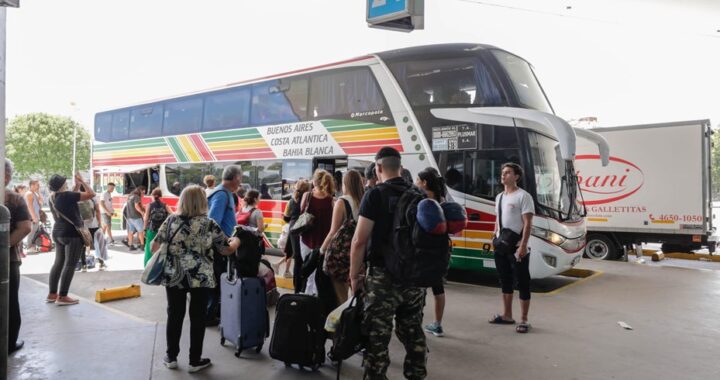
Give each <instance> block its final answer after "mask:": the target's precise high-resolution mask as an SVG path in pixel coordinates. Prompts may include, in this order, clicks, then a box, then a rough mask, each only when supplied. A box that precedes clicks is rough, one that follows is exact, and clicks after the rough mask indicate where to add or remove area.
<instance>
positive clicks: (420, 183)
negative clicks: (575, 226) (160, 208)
mask: <svg viewBox="0 0 720 380" xmlns="http://www.w3.org/2000/svg"><path fill="white" fill-rule="evenodd" d="M373 164H374V170H372V169H371V170H370V171H369V172H366V173H363V174H365V177H366V181H367V182H366V183H370V184H371V185H370V186H369V187H363V179H362V177H363V176H362V175H361V174H360V173H359V172H356V171H353V170H351V171H348V173H346V175H345V176H344V177H343V178H342V180H341V181H342V192H341V194H342V195H341V196H339V197H335V195H336V184H337V182H338V181H337V180H335V179H334V178H333V176H332V175H331V174H330V173H328V172H327V171H324V170H317V171H316V172H315V173H314V174H313V177H312V183H311V184H308V183H306V182H304V181H299V182H298V183H297V184H296V189H295V192H294V193H293V194H292V197H291V199H290V201H289V202H288V205H287V209H286V210H285V213H284V217H285V221H286V222H287V223H288V226H287V227H286V228H284V232H283V235H285V236H284V238H285V239H286V240H285V242H284V243H282V244H281V248H283V250H284V252H285V258H284V259H283V260H282V261H281V264H285V272H284V274H285V275H287V274H288V272H289V267H290V262H291V261H293V260H294V261H295V264H294V266H293V282H294V285H295V292H296V293H304V294H306V296H294V297H309V298H292V301H293V302H292V304H293V305H297V304H302V303H304V302H306V301H307V303H308V308H307V310H314V308H317V310H320V312H319V314H321V315H322V318H321V319H322V320H324V317H325V316H327V315H328V313H330V312H331V311H332V310H333V309H334V308H336V307H337V306H338V305H341V304H343V303H344V302H345V301H347V300H348V298H349V297H350V295H351V294H352V295H361V298H360V301H359V302H360V303H361V304H362V308H363V311H364V313H363V316H362V328H363V331H364V333H365V337H366V338H365V342H364V344H363V347H364V351H365V352H364V361H363V368H364V378H366V379H385V378H386V371H387V368H388V366H389V356H388V344H389V341H390V337H391V333H392V328H393V320H394V321H395V328H396V330H397V335H398V337H399V338H400V340H401V342H402V343H403V345H404V346H405V349H406V358H405V364H404V368H403V373H404V376H405V377H406V378H409V379H422V378H425V377H426V376H427V369H426V361H427V347H426V342H425V336H424V334H423V330H424V331H427V332H429V333H432V334H434V335H436V336H443V333H444V332H443V328H442V316H443V311H444V305H445V296H444V289H443V277H444V275H445V274H446V271H447V268H448V263H449V255H450V244H449V243H450V240H449V233H455V232H457V231H459V230H462V229H464V227H465V223H466V222H467V219H466V216H465V214H464V210H462V208H461V207H460V206H459V205H457V204H453V203H452V202H447V200H446V199H445V198H446V197H447V195H446V191H445V184H444V181H443V179H442V177H441V176H440V175H439V173H438V172H437V171H436V170H435V169H432V168H428V169H425V170H423V171H421V172H420V173H418V177H417V178H416V179H415V185H416V186H413V185H412V184H411V183H408V180H407V179H404V178H403V177H402V176H401V173H402V165H401V157H400V154H399V153H398V152H397V151H396V150H394V149H392V148H383V149H381V150H380V151H379V152H378V154H377V155H376V157H375V162H374V163H373ZM521 170H522V169H521V168H520V167H519V166H517V165H515V164H506V165H504V166H503V175H502V181H503V184H505V194H506V195H505V198H504V199H503V200H502V202H500V201H501V199H498V215H501V217H500V219H501V221H500V223H498V225H496V228H495V230H496V239H501V238H503V237H504V236H505V235H506V234H505V233H503V232H502V231H504V230H505V229H510V230H512V231H514V233H515V235H517V236H519V239H517V240H516V241H514V242H513V241H511V242H509V244H512V248H508V250H507V252H506V251H500V250H498V251H497V252H496V261H497V262H498V265H497V266H498V270H499V272H500V278H501V283H502V288H503V306H504V308H503V312H502V314H498V315H496V316H494V317H493V318H491V320H490V322H491V323H495V324H514V323H515V322H514V320H513V319H512V307H511V302H512V291H513V286H512V282H513V276H515V277H517V280H518V282H519V283H520V290H521V305H522V312H523V313H522V323H521V324H520V325H519V326H518V327H517V331H518V332H527V331H528V330H529V328H530V324H529V323H528V321H527V310H528V307H529V291H528V290H527V286H526V285H527V284H528V283H529V274H528V272H527V266H528V262H529V258H528V255H527V240H528V233H527V232H528V231H529V225H530V224H529V223H530V222H531V218H532V213H533V206H532V199H531V198H530V197H529V196H527V195H526V194H527V193H526V192H524V190H522V189H520V188H519V187H517V182H518V181H519V179H520V178H521V176H522V174H521ZM241 177H242V172H241V169H240V168H239V167H234V166H230V167H228V168H226V170H225V173H223V181H222V184H220V185H218V186H217V187H215V188H214V189H212V190H209V191H208V193H207V194H206V195H207V197H208V198H207V199H208V202H209V210H210V211H209V214H208V215H209V219H210V220H213V221H214V222H215V223H216V224H217V225H218V226H219V228H220V230H222V232H223V234H224V235H225V236H226V237H227V236H233V235H237V232H236V231H234V230H233V229H234V227H235V225H236V224H238V222H239V224H243V225H246V226H250V227H251V228H254V229H255V230H256V231H257V230H260V231H261V229H262V228H263V227H264V226H263V221H262V214H261V213H260V212H259V211H258V210H257V208H256V205H257V199H258V195H259V194H258V192H256V191H254V190H251V191H249V192H247V193H245V194H244V197H242V198H238V200H240V201H242V202H243V203H244V206H243V207H241V208H236V206H235V202H236V200H235V198H234V197H233V194H234V193H235V192H236V191H237V190H238V189H239V187H240V181H241ZM371 181H376V182H377V183H376V184H375V185H373V184H372V182H371ZM197 189H199V188H197ZM186 191H190V190H188V189H186V190H184V191H183V194H184V193H185V192H186ZM408 194H409V195H408ZM182 198H183V196H182V195H181V202H182ZM499 198H500V197H499ZM197 201H198V202H203V201H204V199H200V198H197ZM453 205H455V206H453ZM446 206H447V207H446ZM410 207H415V208H416V209H417V210H418V211H417V215H416V216H413V218H414V219H412V220H410V222H409V225H408V226H406V227H408V228H409V229H410V230H412V229H413V228H415V229H417V228H422V229H424V230H425V231H424V232H422V233H419V232H417V231H413V233H407V234H406V236H398V234H400V235H402V232H400V233H398V232H397V231H398V228H397V225H398V223H408V221H404V222H402V221H401V222H398V220H399V219H402V218H398V217H397V215H396V214H397V213H399V212H400V211H405V210H407V209H409V208H410ZM500 208H502V210H504V212H501V211H500ZM458 209H460V211H458ZM438 210H439V211H438ZM433 212H434V214H433ZM453 212H455V214H454V216H453V215H450V214H452V213H453ZM443 213H444V214H443ZM458 213H460V214H462V215H461V216H460V217H458ZM307 215H310V216H311V218H309V217H307ZM437 215H443V217H447V219H448V220H447V221H441V219H443V217H440V218H437V217H436V216H437ZM441 222H442V223H441ZM443 223H446V226H445V227H443V226H441V225H442V224H443ZM452 223H455V227H454V229H452V231H450V230H449V228H448V227H449V226H451V224H452ZM458 223H460V224H458ZM418 226H419V227H418ZM458 226H462V227H458ZM181 228H182V227H181ZM162 229H163V228H162V227H161V230H162ZM400 230H402V228H401V229H400ZM291 231H294V232H296V233H289V232H291ZM158 235H159V234H158ZM418 235H420V236H422V237H421V238H418V237H417V236H418ZM208 239H209V240H208ZM208 239H206V240H207V244H208V247H209V246H210V240H214V239H215V237H213V238H212V239H210V238H208ZM282 239H283V237H281V240H282ZM403 239H405V241H406V242H407V244H406V245H407V246H408V247H409V248H408V249H411V250H414V251H413V252H409V253H408V252H403V251H407V250H408V249H398V245H397V241H403ZM418 239H420V240H418ZM158 241H159V242H162V241H166V240H162V238H161V240H158V239H157V238H156V242H158ZM226 243H227V245H228V248H225V247H224V246H223V247H221V249H230V250H232V245H234V244H240V246H242V245H244V244H246V240H245V239H240V240H231V241H227V240H226ZM497 243H498V244H499V245H500V244H501V242H500V241H498V242H497ZM505 243H508V242H505ZM251 244H257V243H255V242H253V243H251ZM154 246H156V244H154ZM154 248H157V247H154ZM343 249H345V252H342V250H343ZM510 251H512V252H511V253H508V252H510ZM217 252H220V253H221V254H222V253H226V251H222V250H219V251H217ZM238 252H239V251H238ZM403 255H405V256H404V257H403ZM413 255H414V256H413ZM512 256H514V258H512ZM229 257H234V255H232V254H231V255H230V256H229ZM412 257H422V259H418V260H419V261H418V262H412V260H413V259H412ZM234 261H236V262H237V263H236V265H237V270H238V273H239V272H244V273H243V274H241V275H240V276H241V277H243V276H252V275H253V274H255V275H257V271H256V270H255V268H252V269H250V270H248V268H247V265H250V266H254V267H257V264H258V261H259V259H256V260H249V261H248V260H247V259H245V261H241V260H240V259H239V258H236V259H235V260H234ZM213 263H214V268H215V270H214V273H213V276H210V274H209V273H208V274H205V276H204V277H203V278H207V279H208V280H209V279H210V278H211V277H212V279H213V280H215V281H212V282H211V281H207V282H205V283H204V286H207V287H208V288H214V289H213V290H211V302H210V303H209V305H210V306H209V308H208V310H207V314H206V316H205V317H206V322H207V320H209V321H212V323H209V324H211V325H212V324H215V323H217V322H219V323H220V325H221V326H222V327H223V329H226V328H229V326H230V325H231V324H232V323H231V322H229V321H225V320H223V319H224V318H225V317H226V316H227V315H232V314H233V312H231V311H227V312H221V311H220V310H221V309H230V308H232V309H235V308H238V306H236V305H232V304H222V303H221V302H220V300H221V299H224V298H223V297H224V296H222V294H223V293H224V292H225V291H226V289H229V288H227V287H229V286H230V285H225V286H226V287H223V290H222V291H220V289H219V288H220V287H221V286H219V284H221V281H222V280H221V276H220V274H222V273H223V272H225V271H226V268H231V266H232V265H227V264H225V261H224V257H223V256H221V255H218V254H215V255H214V257H213ZM243 265H245V266H246V267H245V268H241V266H243ZM278 269H280V265H278V266H276V270H278ZM408 269H410V270H408ZM188 275H189V276H190V278H192V275H190V274H189V273H188ZM227 276H229V275H226V277H224V281H227ZM213 284H214V286H212V285H213ZM427 287H430V288H432V290H433V295H434V298H435V318H434V322H433V323H431V324H430V325H427V326H425V327H424V328H423V326H422V320H423V309H424V306H425V296H426V291H425V289H426V288H427ZM168 294H170V293H168ZM286 297H290V296H289V295H286V296H283V297H282V298H281V299H280V303H279V304H278V308H277V310H276V323H275V328H274V331H273V339H272V341H271V346H270V355H271V356H272V357H274V358H276V359H279V360H281V361H284V362H285V363H286V364H287V365H290V364H299V365H301V366H302V365H304V366H309V367H313V368H314V367H316V366H317V365H319V364H320V363H322V362H323V361H324V360H325V355H324V343H322V344H318V343H316V341H317V340H318V339H319V340H320V341H322V342H324V340H325V332H324V331H321V330H322V328H311V329H309V333H310V334H317V335H318V336H321V338H318V337H307V338H304V339H298V338H297V331H296V332H295V333H294V335H293V334H290V333H288V332H287V331H288V326H290V327H293V326H294V327H293V328H297V323H298V321H297V320H298V319H302V318H303V317H302V316H303V315H305V314H307V318H308V325H307V326H311V325H313V323H311V322H310V320H311V319H313V318H314V319H315V320H317V315H314V316H313V314H318V313H308V312H307V310H306V311H305V312H302V311H301V310H300V309H298V310H295V312H294V313H293V314H292V315H293V319H295V320H294V321H292V320H290V318H289V317H288V316H287V315H285V314H289V313H290V312H289V311H287V309H286V308H288V307H289V306H287V305H285V304H284V303H283V298H286ZM168 300H169V301H168V302H171V301H170V298H168ZM311 300H312V301H311ZM173 302H177V301H173ZM192 302H193V301H192V296H191V303H192ZM226 302H228V301H226ZM237 302H245V301H242V300H238V301H237ZM248 302H249V301H248ZM259 304H260V305H263V306H262V308H264V302H260V303H259ZM310 304H312V306H311V305H310ZM170 309H171V308H169V309H168V310H169V317H168V318H169V320H170V319H171V318H175V319H176V318H179V316H177V315H172V316H171V315H170ZM183 310H184V309H183ZM191 310H193V308H192V306H191ZM195 310H197V309H195ZM245 312H247V311H245ZM260 314H262V313H260ZM194 315H195V317H194V318H193V313H192V312H191V324H193V323H195V324H194V325H198V324H199V322H198V321H197V320H198V319H199V318H200V316H199V313H198V312H197V311H196V312H195V314H194ZM238 319H239V318H238ZM256 319H257V320H261V319H262V318H256ZM193 320H195V322H193ZM237 323H238V324H240V322H239V321H238V322H237ZM258 323H259V325H258V326H262V323H261V322H258ZM169 325H171V324H170V323H169ZM300 326H301V327H303V328H302V329H305V328H304V326H305V325H302V324H301V325H300ZM245 327H247V326H245ZM262 328H263V327H257V329H262ZM264 328H269V326H265V327H264ZM168 329H170V327H168ZM175 329H176V330H177V331H178V334H179V328H177V327H175ZM240 329H241V330H242V326H241V327H240ZM290 330H292V329H290ZM191 331H198V332H197V333H192V332H191V335H192V334H196V337H194V338H191V340H192V341H193V342H195V343H194V344H193V343H191V358H190V370H191V371H195V370H199V369H202V368H205V367H206V366H207V365H209V363H210V361H209V360H208V359H203V358H201V357H200V354H201V352H202V351H201V350H202V345H201V343H197V341H198V339H199V338H197V336H200V333H199V328H198V329H197V330H196V328H193V327H191ZM304 333H305V332H304ZM226 335H227V334H223V341H224V340H225V338H226ZM171 336H172V337H175V336H176V335H174V334H171V333H170V332H168V337H171ZM292 336H294V337H295V338H293V337H292ZM227 338H228V339H232V337H227ZM168 339H169V340H168V351H167V357H166V360H165V363H166V365H167V366H168V367H169V368H175V367H176V366H177V354H178V351H177V346H176V344H175V343H174V342H175V341H176V340H177V338H173V341H171V340H170V338H168ZM262 339H264V338H261V340H260V341H259V343H258V342H255V343H252V344H253V345H255V344H258V347H257V348H258V349H259V348H261V347H262ZM293 339H296V340H297V341H293ZM234 344H235V343H234ZM295 345H297V346H298V347H299V349H298V350H295V351H293V349H292V347H291V346H295ZM237 346H238V347H237V348H238V355H239V354H240V352H241V351H242V349H244V348H247V347H246V346H245V345H243V343H242V342H238V343H237ZM317 350H321V352H322V353H321V354H318V353H314V351H317ZM332 353H333V352H332V350H331V357H333V355H332Z"/></svg>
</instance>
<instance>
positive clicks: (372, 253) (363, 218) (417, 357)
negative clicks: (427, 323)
mask: <svg viewBox="0 0 720 380" xmlns="http://www.w3.org/2000/svg"><path fill="white" fill-rule="evenodd" d="M400 170H401V163H400V153H399V152H398V151H397V150H395V149H393V148H391V147H384V148H382V149H380V151H379V152H378V153H377V154H376V155H375V171H376V173H377V176H378V179H379V181H380V182H382V183H381V184H378V185H377V186H376V187H373V188H372V189H370V190H369V191H368V192H366V193H365V196H364V197H363V199H362V202H361V204H360V217H359V220H358V224H357V228H356V229H355V235H354V237H353V241H352V247H351V250H350V260H351V262H350V281H351V285H352V289H353V292H355V293H356V292H357V291H359V290H361V289H363V291H364V298H363V299H364V302H365V313H364V316H363V328H364V330H365V331H366V332H367V333H368V334H369V336H368V341H367V344H366V352H365V360H364V362H363V367H364V377H363V378H364V379H368V380H375V379H387V376H386V372H387V368H388V366H389V365H390V357H389V355H388V344H389V343H390V338H391V336H392V329H393V317H395V322H396V325H397V326H396V328H397V336H398V338H399V339H400V341H401V342H402V344H403V345H404V346H405V351H406V356H405V363H404V366H403V374H404V375H405V378H407V379H424V378H425V377H426V376H427V369H426V356H427V346H426V343H425V333H424V332H423V328H422V319H423V308H424V307H425V289H424V288H419V287H411V286H403V285H398V284H395V283H393V282H392V280H391V279H390V277H389V276H388V274H387V273H386V270H385V261H384V257H385V254H384V252H388V250H392V249H393V247H392V239H393V230H392V229H393V226H392V223H393V213H394V211H395V208H396V205H397V202H398V200H399V199H400V197H401V196H402V194H403V192H404V191H403V190H401V189H408V188H409V187H410V185H409V184H408V183H407V182H405V180H403V179H402V178H401V177H400ZM368 243H369V247H368ZM366 248H367V253H368V255H369V256H368V260H367V262H368V265H369V268H367V276H365V272H364V270H363V268H364V266H363V262H364V261H366V260H365V253H366Z"/></svg>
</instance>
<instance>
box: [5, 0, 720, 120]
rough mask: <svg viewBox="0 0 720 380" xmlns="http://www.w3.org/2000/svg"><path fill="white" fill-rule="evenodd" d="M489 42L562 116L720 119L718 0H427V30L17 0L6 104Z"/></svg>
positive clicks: (170, 89) (141, 96)
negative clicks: (529, 75)
mask: <svg viewBox="0 0 720 380" xmlns="http://www.w3.org/2000/svg"><path fill="white" fill-rule="evenodd" d="M447 42H476V43H484V44H490V45H494V46H497V47H500V48H503V49H505V50H508V51H510V52H513V53H515V54H517V55H519V56H521V57H524V58H525V59H527V60H528V61H530V62H531V63H532V65H533V66H534V68H535V70H536V73H537V75H538V77H539V80H540V82H541V84H542V86H543V87H544V89H545V91H546V93H547V95H548V97H549V99H550V102H551V103H552V105H553V107H554V109H555V112H556V113H557V115H558V116H560V117H563V118H565V119H568V120H571V119H578V118H582V117H588V116H592V117H597V118H598V124H599V125H600V126H619V125H634V124H646V123H656V122H670V121H681V120H694V119H707V118H709V119H711V121H712V125H713V126H720V102H719V100H720V99H719V97H718V95H717V94H718V92H719V91H720V73H719V72H718V67H720V64H719V63H720V2H718V1H713V0H683V1H678V0H565V1H559V0H544V1H537V0H426V1H425V29H424V30H419V31H414V32H411V33H401V32H394V31H386V30H379V29H372V28H368V27H367V24H366V22H365V1H363V0H303V1H299V0H262V1H247V0H245V1H238V0H204V1H189V0H123V1H119V0H72V1H58V0H23V1H21V7H20V8H18V9H12V8H10V9H8V11H7V68H6V70H7V72H6V85H7V87H6V91H7V95H6V96H7V98H6V104H7V106H6V107H7V108H6V112H7V117H8V118H12V117H14V116H16V115H22V114H26V113H30V112H46V113H50V114H56V115H65V116H70V117H72V118H74V119H76V120H78V121H80V122H81V124H82V125H83V126H85V127H86V128H88V129H91V127H92V124H93V120H94V115H95V113H97V112H100V111H104V110H108V109H113V108H118V107H122V106H126V105H131V104H136V103H140V102H143V101H147V100H152V99H157V98H166V97H171V96H175V95H180V94H184V93H188V92H194V91H199V90H203V89H207V88H213V87H218V86H223V85H225V84H229V83H233V82H238V81H241V80H246V79H252V78H257V77H261V76H265V75H270V74H274V73H280V72H285V71H291V70H295V69H301V68H305V67H310V66H315V65H320V64H325V63H330V62H335V61H340V60H344V59H347V58H352V57H356V56H361V55H365V54H367V53H373V52H378V51H384V50H389V49H395V48H401V47H408V46H417V45H425V44H435V43H447Z"/></svg>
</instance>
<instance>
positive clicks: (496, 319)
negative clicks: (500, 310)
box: [488, 314, 515, 325]
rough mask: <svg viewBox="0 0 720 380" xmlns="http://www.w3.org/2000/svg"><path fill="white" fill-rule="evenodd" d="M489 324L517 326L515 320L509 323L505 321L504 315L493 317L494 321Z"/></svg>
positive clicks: (491, 320)
mask: <svg viewBox="0 0 720 380" xmlns="http://www.w3.org/2000/svg"><path fill="white" fill-rule="evenodd" d="M488 323H492V324H494V325H514V324H515V320H514V319H511V320H509V321H508V320H506V319H503V317H502V315H500V314H495V315H493V317H492V319H490V320H489V321H488Z"/></svg>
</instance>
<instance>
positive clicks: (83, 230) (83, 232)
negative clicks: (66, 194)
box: [50, 196, 93, 247]
mask: <svg viewBox="0 0 720 380" xmlns="http://www.w3.org/2000/svg"><path fill="white" fill-rule="evenodd" d="M50 207H52V208H53V210H55V213H56V214H58V215H60V217H61V218H63V219H65V221H67V222H68V223H70V225H72V226H73V227H75V230H76V231H77V233H78V234H80V237H82V239H83V244H85V246H86V247H90V246H92V241H93V240H92V235H90V230H89V229H88V228H87V227H85V226H80V227H78V226H76V225H75V223H73V222H72V220H70V218H68V217H67V216H65V214H63V213H61V212H60V210H58V208H57V207H55V197H54V196H53V197H51V198H50Z"/></svg>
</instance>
